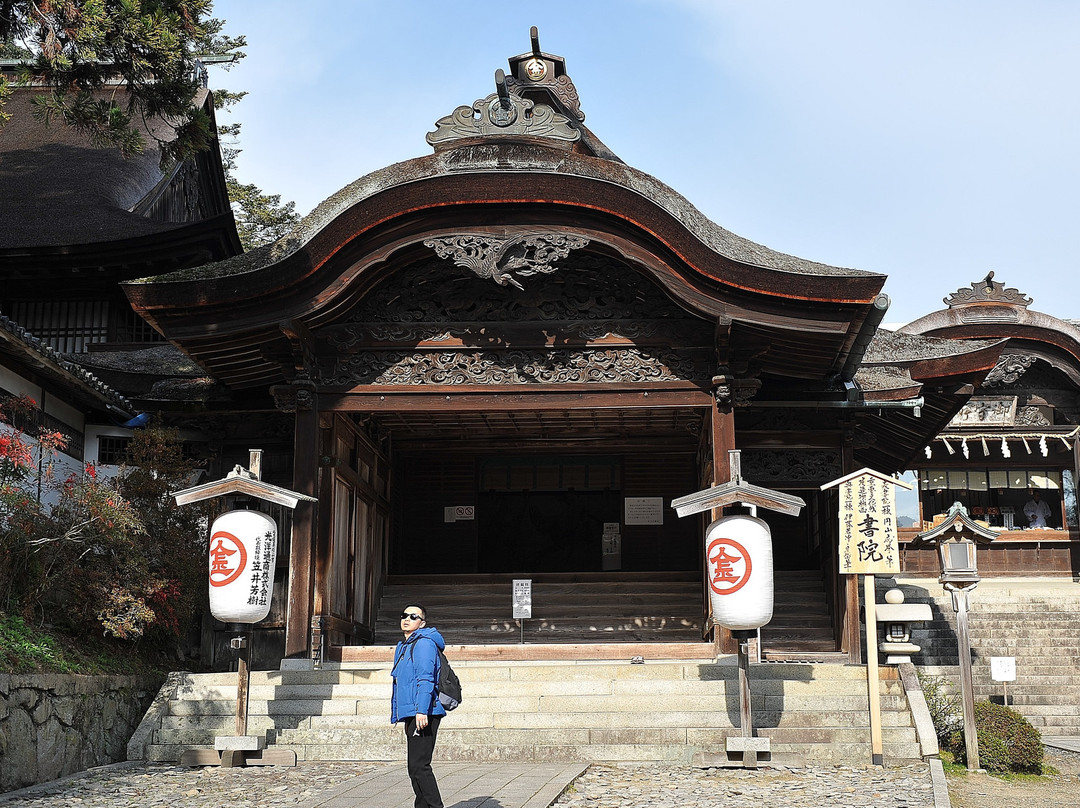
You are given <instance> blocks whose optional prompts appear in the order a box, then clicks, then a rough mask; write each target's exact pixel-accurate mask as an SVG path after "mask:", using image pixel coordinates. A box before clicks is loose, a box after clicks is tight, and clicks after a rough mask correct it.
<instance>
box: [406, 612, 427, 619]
mask: <svg viewBox="0 0 1080 808" xmlns="http://www.w3.org/2000/svg"><path fill="white" fill-rule="evenodd" d="M401 619H402V620H423V619H424V616H423V615H422V614H409V613H408V612H402V613H401Z"/></svg>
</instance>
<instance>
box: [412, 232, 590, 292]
mask: <svg viewBox="0 0 1080 808" xmlns="http://www.w3.org/2000/svg"><path fill="white" fill-rule="evenodd" d="M588 243H589V240H588V239H586V238H582V237H580V236H570V235H565V234H562V233H522V234H519V235H515V236H508V237H505V238H500V237H498V236H489V235H484V234H460V235H455V236H448V237H445V238H429V239H426V240H425V241H424V246H425V247H431V248H432V249H433V250H435V254H436V255H438V256H439V257H440V258H443V259H446V258H449V259H451V260H453V262H454V264H455V265H456V266H459V267H464V268H465V269H468V270H469V271H471V272H472V273H473V274H475V275H476V276H477V277H478V278H484V279H489V278H490V279H491V280H493V281H495V283H497V284H498V285H499V286H506V285H507V284H510V285H511V286H516V287H517V288H518V289H522V290H524V288H525V287H524V286H522V285H521V283H520V281H518V278H519V277H520V278H527V277H529V276H531V275H540V274H543V275H547V274H550V273H552V272H554V271H555V269H556V267H555V266H554V264H555V262H556V261H558V260H559V259H562V258H566V256H568V255H569V254H570V251H571V250H580V249H581V248H582V247H584V246H585V245H586V244H588ZM515 275H516V276H517V277H515Z"/></svg>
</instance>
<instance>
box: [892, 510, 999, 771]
mask: <svg viewBox="0 0 1080 808" xmlns="http://www.w3.org/2000/svg"><path fill="white" fill-rule="evenodd" d="M997 536H998V533H997V531H995V530H991V529H990V528H989V527H988V526H987V525H986V524H984V523H982V522H976V521H975V520H974V519H972V518H971V517H969V516H968V512H967V508H965V507H964V506H963V505H962V504H961V503H959V502H954V503H953V504H952V507H951V508H949V511H948V513H946V514H945V518H944V519H943V520H942V521H941V523H940V524H938V525H937V526H935V527H933V528H931V529H930V530H927V531H925V532H923V533H920V534H919V535H918V536H916V537H915V540H914V541H913V542H912V543H911V547H912V548H914V549H919V548H921V547H936V548H937V551H938V562H939V563H940V564H941V576H940V577H939V578H938V582H939V583H940V584H942V586H944V587H945V590H946V591H947V592H948V593H949V594H950V595H952V606H953V611H954V612H956V635H957V652H958V655H959V657H960V660H959V661H960V701H961V704H962V705H963V708H964V752H965V753H966V756H967V769H968V771H971V772H975V771H979V735H978V731H977V729H976V727H975V694H974V690H973V687H972V681H971V638H970V636H969V635H968V609H969V606H970V600H969V595H970V594H971V592H972V591H973V590H974V589H975V587H976V586H978V585H979V580H980V579H979V572H978V567H977V564H976V555H977V554H976V549H977V547H978V545H979V544H989V543H990V542H991V541H993V540H994V539H995V538H997Z"/></svg>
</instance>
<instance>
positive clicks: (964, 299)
mask: <svg viewBox="0 0 1080 808" xmlns="http://www.w3.org/2000/svg"><path fill="white" fill-rule="evenodd" d="M944 302H945V304H946V305H947V306H948V307H949V308H950V309H951V308H956V307H957V306H964V305H968V304H971V303H1008V304H1010V305H1013V306H1020V307H1022V308H1025V309H1026V308H1027V307H1028V306H1030V305H1031V303H1032V299H1031V298H1030V297H1028V296H1027V295H1025V294H1023V293H1021V292H1020V290H1019V289H1016V288H1014V287H1011V286H1010V287H1009V288H1008V289H1006V288H1005V284H1003V283H998V282H997V281H995V280H994V273H993V272H989V273H987V275H986V277H985V278H983V279H982V280H981V281H975V282H974V283H972V284H971V288H970V289H957V290H956V291H955V292H953V293H952V294H951V295H949V296H948V297H947V298H945V299H944Z"/></svg>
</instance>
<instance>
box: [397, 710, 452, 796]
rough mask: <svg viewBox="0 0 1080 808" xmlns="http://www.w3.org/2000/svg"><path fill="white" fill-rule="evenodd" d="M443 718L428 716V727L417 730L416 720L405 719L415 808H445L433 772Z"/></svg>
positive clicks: (410, 778)
mask: <svg viewBox="0 0 1080 808" xmlns="http://www.w3.org/2000/svg"><path fill="white" fill-rule="evenodd" d="M441 720H442V716H440V715H433V716H428V725H427V726H426V727H424V728H423V729H422V730H420V732H419V734H417V733H416V732H415V730H416V718H415V717H413V718H407V719H405V740H406V741H407V742H408V746H409V780H411V781H412V788H413V793H414V794H416V800H415V801H414V802H413V805H414V806H415V808H443V801H442V796H441V795H440V794H439V784H438V783H436V782H435V773H434V772H433V771H432V770H431V753H432V752H434V751H435V736H436V735H438V734H439V722H440V721H441Z"/></svg>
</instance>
